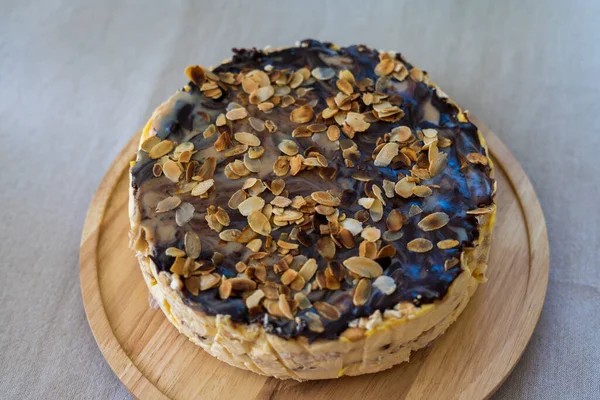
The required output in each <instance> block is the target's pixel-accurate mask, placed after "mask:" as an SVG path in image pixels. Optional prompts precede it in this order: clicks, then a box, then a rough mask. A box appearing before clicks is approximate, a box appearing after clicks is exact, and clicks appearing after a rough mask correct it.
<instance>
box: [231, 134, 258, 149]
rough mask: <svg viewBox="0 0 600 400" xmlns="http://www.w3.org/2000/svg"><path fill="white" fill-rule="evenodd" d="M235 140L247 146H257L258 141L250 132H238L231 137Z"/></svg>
mask: <svg viewBox="0 0 600 400" xmlns="http://www.w3.org/2000/svg"><path fill="white" fill-rule="evenodd" d="M233 137H234V138H235V140H237V141H238V142H240V143H242V144H245V145H248V146H259V145H260V139H259V138H258V137H257V136H256V135H254V134H252V133H250V132H238V133H236V134H234V135H233Z"/></svg>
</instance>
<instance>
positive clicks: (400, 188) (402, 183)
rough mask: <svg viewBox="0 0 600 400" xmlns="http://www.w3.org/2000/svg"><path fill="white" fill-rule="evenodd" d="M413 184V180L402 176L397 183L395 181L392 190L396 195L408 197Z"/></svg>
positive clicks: (410, 194)
mask: <svg viewBox="0 0 600 400" xmlns="http://www.w3.org/2000/svg"><path fill="white" fill-rule="evenodd" d="M415 186H416V185H415V183H414V182H412V181H409V180H408V179H407V178H406V177H404V178H402V179H400V180H399V181H398V183H396V186H395V187H394V190H395V191H396V193H397V194H398V196H401V197H404V198H405V199H408V198H409V197H410V196H412V194H413V192H412V190H413V188H414V187H415Z"/></svg>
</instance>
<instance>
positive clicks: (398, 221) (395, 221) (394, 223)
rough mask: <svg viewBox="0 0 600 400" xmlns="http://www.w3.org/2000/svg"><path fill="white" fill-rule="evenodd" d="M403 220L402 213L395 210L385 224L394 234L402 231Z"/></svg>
mask: <svg viewBox="0 0 600 400" xmlns="http://www.w3.org/2000/svg"><path fill="white" fill-rule="evenodd" d="M402 223H403V218H402V214H401V213H400V211H398V210H396V209H393V210H392V211H390V213H389V214H388V216H387V219H386V221H385V224H386V226H387V228H388V229H389V230H390V231H392V232H397V231H399V230H400V229H402Z"/></svg>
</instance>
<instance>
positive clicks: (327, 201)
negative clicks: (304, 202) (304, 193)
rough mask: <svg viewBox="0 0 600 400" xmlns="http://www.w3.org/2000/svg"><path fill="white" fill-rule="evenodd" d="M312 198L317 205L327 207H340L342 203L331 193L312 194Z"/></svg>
mask: <svg viewBox="0 0 600 400" xmlns="http://www.w3.org/2000/svg"><path fill="white" fill-rule="evenodd" d="M310 197H311V198H312V199H313V200H314V201H316V202H317V203H319V204H323V205H325V206H331V207H338V206H339V205H340V203H341V201H340V199H339V198H337V197H335V196H333V195H332V194H330V193H329V192H312V193H311V195H310Z"/></svg>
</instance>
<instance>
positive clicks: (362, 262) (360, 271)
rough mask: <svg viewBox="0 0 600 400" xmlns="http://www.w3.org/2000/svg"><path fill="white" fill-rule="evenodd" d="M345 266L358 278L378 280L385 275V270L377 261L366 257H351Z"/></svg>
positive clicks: (345, 262)
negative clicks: (377, 278)
mask: <svg viewBox="0 0 600 400" xmlns="http://www.w3.org/2000/svg"><path fill="white" fill-rule="evenodd" d="M343 264H344V266H345V267H346V268H348V269H349V270H350V271H351V272H353V273H355V274H356V275H358V276H362V277H365V278H376V277H378V276H380V275H382V274H383V269H382V268H381V265H379V263H378V262H377V261H374V260H371V259H370V258H366V257H350V258H348V259H346V260H344V262H343Z"/></svg>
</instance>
